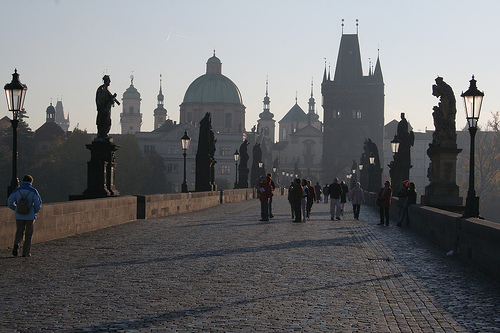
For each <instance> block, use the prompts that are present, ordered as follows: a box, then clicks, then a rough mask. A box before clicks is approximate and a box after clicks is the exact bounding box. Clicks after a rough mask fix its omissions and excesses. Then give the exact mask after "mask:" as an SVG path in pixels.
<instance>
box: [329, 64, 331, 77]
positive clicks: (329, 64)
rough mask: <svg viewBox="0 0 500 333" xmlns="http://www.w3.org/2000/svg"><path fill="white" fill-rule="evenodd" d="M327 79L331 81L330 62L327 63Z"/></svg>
mask: <svg viewBox="0 0 500 333" xmlns="http://www.w3.org/2000/svg"><path fill="white" fill-rule="evenodd" d="M328 81H331V77H330V64H328Z"/></svg>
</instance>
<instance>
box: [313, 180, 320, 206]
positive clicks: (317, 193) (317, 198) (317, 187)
mask: <svg viewBox="0 0 500 333" xmlns="http://www.w3.org/2000/svg"><path fill="white" fill-rule="evenodd" d="M314 191H316V203H319V202H320V201H321V185H320V184H319V183H316V185H314Z"/></svg>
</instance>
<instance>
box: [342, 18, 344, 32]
mask: <svg viewBox="0 0 500 333" xmlns="http://www.w3.org/2000/svg"><path fill="white" fill-rule="evenodd" d="M343 34H344V19H342V35H343Z"/></svg>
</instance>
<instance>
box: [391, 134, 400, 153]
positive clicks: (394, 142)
mask: <svg viewBox="0 0 500 333" xmlns="http://www.w3.org/2000/svg"><path fill="white" fill-rule="evenodd" d="M400 143H401V141H399V139H398V136H397V134H394V139H393V140H392V141H391V150H392V153H393V154H397V153H398V151H399V144H400Z"/></svg>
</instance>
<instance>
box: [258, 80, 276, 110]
mask: <svg viewBox="0 0 500 333" xmlns="http://www.w3.org/2000/svg"><path fill="white" fill-rule="evenodd" d="M270 104H271V99H270V98H269V79H268V77H267V76H266V96H265V97H264V109H263V112H261V113H260V114H259V118H260V119H263V120H271V119H273V117H274V114H272V113H271V112H270V110H271V107H270Z"/></svg>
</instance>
